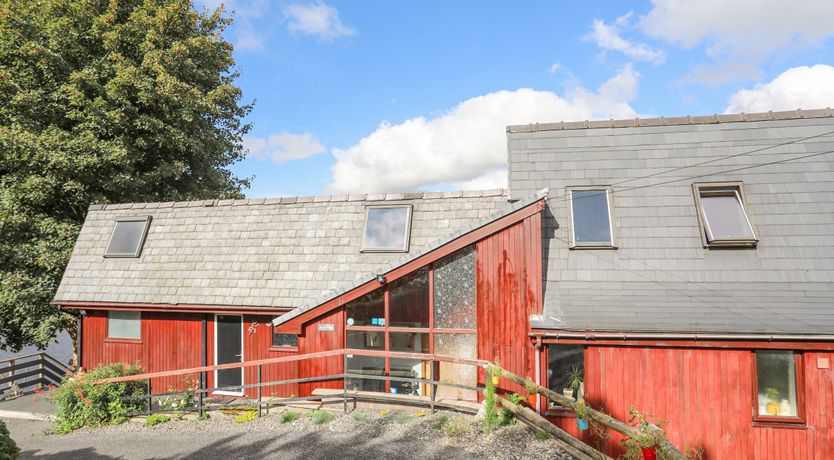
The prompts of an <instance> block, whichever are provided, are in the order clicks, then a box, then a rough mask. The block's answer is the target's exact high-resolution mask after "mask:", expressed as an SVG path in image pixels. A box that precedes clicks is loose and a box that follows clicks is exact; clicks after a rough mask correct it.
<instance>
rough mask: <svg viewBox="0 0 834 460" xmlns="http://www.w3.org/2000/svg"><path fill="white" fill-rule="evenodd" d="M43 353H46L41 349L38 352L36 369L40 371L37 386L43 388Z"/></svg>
mask: <svg viewBox="0 0 834 460" xmlns="http://www.w3.org/2000/svg"><path fill="white" fill-rule="evenodd" d="M45 354H46V353H45V352H43V351H42V352H40V353H38V370H39V371H40V372H39V373H38V387H40V388H43V387H44V386H45V385H44V376H43V363H44V361H46V357H45V356H44V355H45Z"/></svg>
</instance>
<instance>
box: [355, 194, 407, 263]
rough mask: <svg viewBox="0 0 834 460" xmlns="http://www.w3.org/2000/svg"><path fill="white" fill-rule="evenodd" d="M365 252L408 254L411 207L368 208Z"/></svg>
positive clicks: (363, 248)
mask: <svg viewBox="0 0 834 460" xmlns="http://www.w3.org/2000/svg"><path fill="white" fill-rule="evenodd" d="M365 209H366V214H365V238H364V240H363V242H362V251H363V252H408V239H409V236H410V233H411V205H398V206H368V207H367V208H365Z"/></svg>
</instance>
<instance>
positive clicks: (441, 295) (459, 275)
mask: <svg viewBox="0 0 834 460" xmlns="http://www.w3.org/2000/svg"><path fill="white" fill-rule="evenodd" d="M475 307H476V304H475V249H474V248H473V247H471V246H470V247H468V248H465V249H462V250H460V251H458V252H457V253H455V254H452V255H451V256H448V257H446V258H445V259H443V260H441V261H439V262H437V263H436V264H435V266H434V326H435V327H437V328H443V329H475V317H476V312H475Z"/></svg>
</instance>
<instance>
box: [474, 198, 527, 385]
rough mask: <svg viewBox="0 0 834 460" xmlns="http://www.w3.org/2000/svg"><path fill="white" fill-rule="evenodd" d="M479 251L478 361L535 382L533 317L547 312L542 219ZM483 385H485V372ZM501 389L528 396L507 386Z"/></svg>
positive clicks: (524, 224) (484, 243) (522, 224)
mask: <svg viewBox="0 0 834 460" xmlns="http://www.w3.org/2000/svg"><path fill="white" fill-rule="evenodd" d="M536 247H538V248H539V249H536ZM475 248H476V251H477V254H478V261H477V266H476V280H477V286H478V290H477V303H478V313H477V315H478V358H479V359H484V360H488V361H495V360H496V359H499V360H500V362H501V366H502V367H504V368H505V369H507V370H509V371H512V372H514V373H516V374H518V375H522V376H527V377H530V378H532V377H533V375H534V369H535V367H534V365H535V363H534V361H533V360H534V357H535V350H534V348H533V346H532V345H531V342H530V340H529V339H528V337H527V334H528V332H529V330H530V327H529V321H530V314H533V313H535V312H540V311H541V284H542V277H541V249H540V248H541V215H540V214H535V215H533V216H531V217H528V218H527V219H525V220H524V221H522V222H519V223H517V224H515V225H513V226H510V227H507V228H506V229H504V230H502V231H500V232H498V233H496V234H494V235H492V236H490V237H488V238H485V239H483V240H481V241H479V242H478V243H476V246H475ZM479 382H480V383H482V384H483V383H484V376H483V372H481V375H480V376H479ZM500 389H501V390H504V391H517V392H520V393H521V392H523V388H522V387H521V386H519V385H515V384H511V383H509V382H506V381H502V383H501V388H500ZM522 394H523V393H522Z"/></svg>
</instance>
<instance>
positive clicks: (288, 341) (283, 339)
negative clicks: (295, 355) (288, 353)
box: [272, 328, 298, 347]
mask: <svg viewBox="0 0 834 460" xmlns="http://www.w3.org/2000/svg"><path fill="white" fill-rule="evenodd" d="M272 346H273V347H297V346H298V336H297V335H295V334H283V333H277V332H275V328H272Z"/></svg>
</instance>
